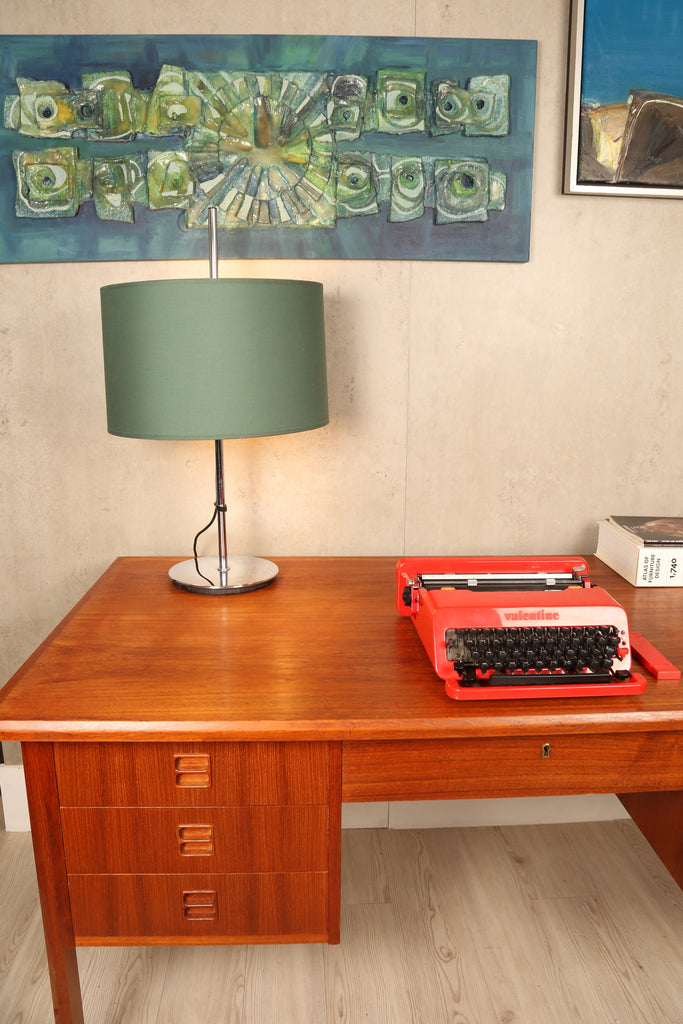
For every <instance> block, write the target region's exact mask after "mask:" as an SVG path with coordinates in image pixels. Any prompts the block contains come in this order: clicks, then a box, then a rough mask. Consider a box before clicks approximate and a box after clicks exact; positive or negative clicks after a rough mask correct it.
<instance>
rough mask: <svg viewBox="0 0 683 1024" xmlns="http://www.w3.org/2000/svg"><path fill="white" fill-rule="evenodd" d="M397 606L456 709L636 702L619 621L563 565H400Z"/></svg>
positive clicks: (573, 565) (620, 616) (576, 570)
mask: <svg viewBox="0 0 683 1024" xmlns="http://www.w3.org/2000/svg"><path fill="white" fill-rule="evenodd" d="M396 583H397V590H396V606H397V609H398V611H399V613H400V614H401V615H405V616H409V617H410V618H411V619H412V621H413V623H414V625H415V628H416V630H417V632H418V635H419V637H420V639H421V640H422V643H423V645H424V647H425V650H426V651H427V654H428V655H429V657H430V659H431V661H432V664H433V666H434V668H435V670H436V672H437V675H439V676H440V677H441V678H442V679H443V680H444V683H445V686H446V693H447V694H448V695H449V696H450V697H454V698H455V699H456V700H485V699H495V698H499V699H500V698H502V699H510V698H514V697H560V696H562V697H587V696H598V695H599V696H607V695H608V694H612V695H614V694H632V693H643V691H644V690H645V679H644V678H643V677H642V676H641V675H638V674H634V673H632V672H631V648H630V643H629V632H628V621H627V618H626V612H625V611H624V609H623V608H622V607H621V605H620V604H618V603H617V602H616V601H615V600H614V598H612V597H610V595H609V594H608V593H607V592H606V591H605V590H603V589H602V588H601V587H595V586H593V585H592V583H591V582H590V580H589V578H588V566H587V564H586V562H585V561H584V560H583V559H581V558H577V557H568V558H505V557H501V558H403V559H401V561H400V562H399V563H398V565H397V569H396Z"/></svg>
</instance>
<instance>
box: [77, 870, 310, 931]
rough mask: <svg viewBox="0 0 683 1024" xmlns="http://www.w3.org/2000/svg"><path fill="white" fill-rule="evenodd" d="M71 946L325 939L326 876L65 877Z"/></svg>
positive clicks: (304, 874)
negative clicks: (67, 892)
mask: <svg viewBox="0 0 683 1024" xmlns="http://www.w3.org/2000/svg"><path fill="white" fill-rule="evenodd" d="M69 893H70V898H71V912H72V916H73V925H74V934H75V937H76V942H77V944H78V945H82V946H87V945H136V944H140V943H146V944H147V943H149V944H160V943H163V942H164V941H165V940H166V941H168V940H171V941H172V942H174V943H180V944H183V943H223V942H230V943H241V942H250V941H254V942H275V941H278V942H306V941H308V942H311V941H314V942H315V941H318V942H320V941H325V940H326V939H327V875H326V874H324V873H322V872H297V873H283V872H279V873H273V874H251V875H245V874H223V875H210V874H188V875H145V874H140V875H79V874H76V875H70V876H69Z"/></svg>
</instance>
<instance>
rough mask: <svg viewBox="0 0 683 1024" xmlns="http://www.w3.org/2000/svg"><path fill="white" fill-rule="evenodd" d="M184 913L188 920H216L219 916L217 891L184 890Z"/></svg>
mask: <svg viewBox="0 0 683 1024" xmlns="http://www.w3.org/2000/svg"><path fill="white" fill-rule="evenodd" d="M183 914H184V916H185V919H186V920H187V921H215V920H216V918H217V917H218V897H217V895H216V892H215V891H209V892H200V891H197V892H184V893H183Z"/></svg>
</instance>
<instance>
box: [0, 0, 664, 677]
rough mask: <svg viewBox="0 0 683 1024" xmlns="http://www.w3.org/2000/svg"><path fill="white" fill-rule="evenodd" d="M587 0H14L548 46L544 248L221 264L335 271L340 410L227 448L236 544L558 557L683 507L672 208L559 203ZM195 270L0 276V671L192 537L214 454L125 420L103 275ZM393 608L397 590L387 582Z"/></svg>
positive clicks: (539, 165)
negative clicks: (106, 390) (573, 31)
mask: <svg viewBox="0 0 683 1024" xmlns="http://www.w3.org/2000/svg"><path fill="white" fill-rule="evenodd" d="M568 15H569V2H568V0H554V2H553V3H550V4H549V3H547V0H514V2H513V0H498V2H496V0H480V2H479V3H477V4H471V5H464V4H456V3H455V2H450V3H448V2H443V0H416V2H414V0H376V2H375V3H368V2H367V0H363V2H359V0H344V2H343V3H341V2H340V0H327V2H326V3H324V4H322V5H320V6H318V7H314V6H313V5H310V4H301V3H300V2H298V0H296V2H295V0H277V2H265V0H250V2H248V3H244V2H239V3H238V2H233V3H223V4H221V3H219V4H216V3H214V2H212V3H208V2H207V0H190V2H187V0H167V2H165V3H163V4H160V3H154V2H152V3H150V4H140V3H138V2H137V0H136V2H133V0H119V2H118V3H116V4H111V3H104V2H102V0H89V2H88V3H84V2H83V0H74V2H73V3H71V4H67V5H65V4H63V3H62V2H61V0H60V2H59V3H57V2H55V0H23V2H19V0H5V2H4V4H3V9H2V18H1V19H0V31H2V32H3V33H44V32H55V31H59V32H62V33H114V32H125V33H145V32H169V33H212V32H224V33H228V32H272V33H278V32H293V33H308V32H310V33H331V34H385V35H413V34H417V35H443V36H465V37H466V36H483V37H510V38H534V39H538V40H539V63H538V99H537V115H536V146H535V160H534V187H533V211H532V229H531V259H530V262H529V263H528V264H511V265H505V264H493V263H480V264H477V263H422V262H415V263H401V262H399V263H393V262H382V263H374V262H364V261H347V262H336V261H334V262H324V261H321V262H305V261H304V262H300V263H292V262H287V261H283V262H272V263H259V262H248V263H239V264H237V263H233V262H232V261H221V268H220V273H221V276H228V275H230V274H234V273H236V274H245V273H246V274H249V275H252V276H257V275H270V276H276V277H277V276H279V277H288V276H298V277H304V278H309V279H313V280H320V281H322V282H323V283H324V286H325V294H326V316H327V336H328V352H329V382H330V397H331V422H330V425H329V427H327V428H325V429H324V430H321V431H317V432H314V433H310V434H302V435H294V436H291V437H284V438H272V439H261V440H254V441H235V442H229V443H227V444H226V472H227V499H228V502H229V505H230V513H229V525H230V547H231V549H232V550H233V551H240V550H241V551H246V552H253V553H261V554H272V555H274V556H277V555H278V554H375V553H376V554H396V555H398V554H401V553H402V552H403V551H407V552H409V553H434V554H437V553H456V552H461V553H482V552H487V553H512V552H526V553H530V552H535V553H553V552H554V553H559V552H570V551H577V552H579V551H580V552H584V551H590V550H592V548H593V545H594V542H595V536H596V529H595V523H596V520H597V519H599V518H601V517H603V516H605V515H607V514H609V513H611V512H617V511H618V512H624V513H634V514H638V513H648V514H649V513H670V514H679V515H680V514H683V494H682V492H683V488H682V474H681V435H682V432H683V431H682V427H683V357H682V348H683V346H682V344H681V343H682V340H683V339H682V334H683V332H682V322H681V301H680V295H681V284H682V279H681V278H682V274H681V260H680V246H681V227H682V226H683V204H681V203H680V202H677V201H674V200H647V199H629V198H623V199H622V198H618V199H612V198H596V197H567V196H562V195H561V171H562V147H563V121H564V82H565V65H566V40H567V24H568ZM206 273H207V268H206V267H205V266H204V265H203V263H202V262H201V261H198V262H188V263H184V262H168V263H156V264H154V265H150V264H144V263H139V264H136V263H118V264H105V263H99V264H89V265H81V264H59V263H56V264H50V265H35V266H33V265H30V266H27V265H24V266H2V267H0V294H1V295H2V303H1V306H0V381H1V384H0V524H1V530H0V547H1V551H0V554H1V558H0V682H3V681H4V680H5V679H6V678H8V677H9V675H10V674H11V672H12V671H13V670H14V669H15V668H16V667H17V666H18V665H19V664H20V663H21V662H22V661H23V660H24V658H25V657H26V656H27V655H28V654H29V653H30V651H31V650H32V649H33V647H34V646H35V645H36V643H37V642H38V641H39V640H40V639H42V637H43V636H44V635H45V634H46V633H47V632H48V630H49V629H50V628H51V627H52V626H54V625H55V624H56V622H57V621H58V620H59V619H60V618H61V616H62V615H63V614H64V613H65V612H66V611H67V610H68V608H69V607H70V606H71V605H72V604H73V603H74V602H75V600H76V599H78V598H79V597H80V596H81V594H82V593H83V592H84V591H85V589H86V588H87V587H88V586H89V585H90V584H91V583H92V582H93V581H94V580H95V578H96V577H97V576H98V575H99V574H100V573H101V572H102V571H103V569H104V568H105V567H106V566H107V565H108V564H109V563H110V562H111V561H112V559H113V558H114V557H116V556H117V555H120V554H170V555H183V554H185V553H187V552H188V550H189V545H190V543H191V538H192V536H193V534H194V532H195V531H196V529H198V528H199V527H200V526H201V525H203V524H204V522H205V521H206V520H207V519H208V518H209V516H210V513H211V506H212V501H213V493H212V489H213V467H212V457H213V450H212V446H211V445H209V444H206V443H182V444H180V443H178V444H176V443H171V442H164V443H160V442H145V441H131V440H124V439H121V438H114V437H110V436H109V435H108V434H107V432H106V426H105V411H104V400H103V383H102V363H101V336H100V325H99V288H100V286H101V285H104V284H109V283H113V282H119V281H127V280H140V279H144V278H147V277H150V276H155V277H170V278H172V277H183V276H197V277H200V276H205V275H206ZM388 599H390V598H389V596H388Z"/></svg>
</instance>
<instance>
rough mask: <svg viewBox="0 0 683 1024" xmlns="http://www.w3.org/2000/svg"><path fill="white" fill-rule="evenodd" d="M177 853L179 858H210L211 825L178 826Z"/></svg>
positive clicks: (211, 848)
mask: <svg viewBox="0 0 683 1024" xmlns="http://www.w3.org/2000/svg"><path fill="white" fill-rule="evenodd" d="M178 852H179V853H180V856H181V857H212V856H213V854H214V852H215V851H214V832H213V825H178Z"/></svg>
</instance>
